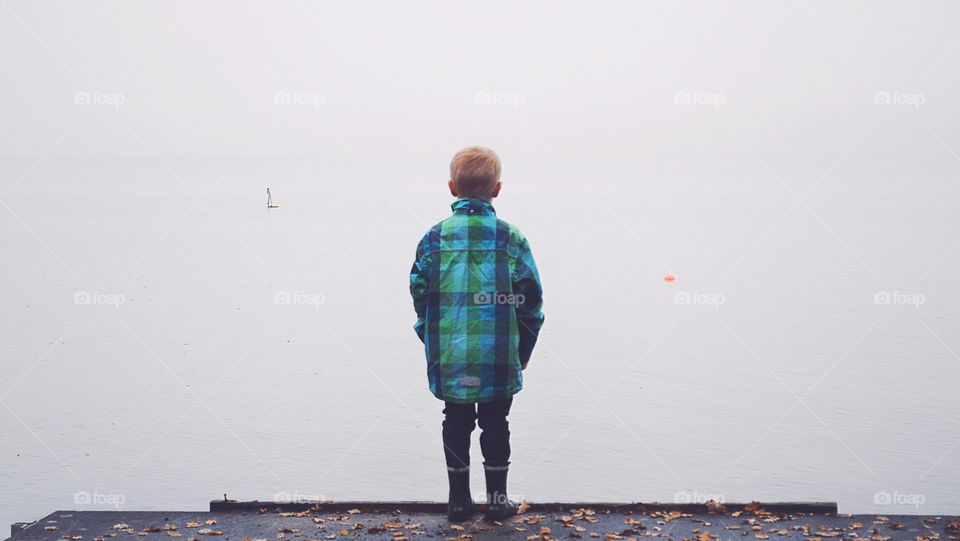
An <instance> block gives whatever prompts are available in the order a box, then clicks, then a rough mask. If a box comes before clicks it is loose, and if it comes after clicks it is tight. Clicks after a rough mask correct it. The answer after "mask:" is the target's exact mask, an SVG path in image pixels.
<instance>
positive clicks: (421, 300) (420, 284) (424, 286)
mask: <svg viewBox="0 0 960 541" xmlns="http://www.w3.org/2000/svg"><path fill="white" fill-rule="evenodd" d="M423 252H424V249H423V241H421V242H420V244H418V245H417V256H416V259H415V260H414V261H413V268H411V269H410V295H411V296H412V297H413V309H414V310H415V311H416V313H417V322H416V324H414V326H413V330H414V331H416V333H417V336H418V337H420V341H421V342H424V330H425V329H424V326H425V325H426V315H427V314H426V312H427V292H428V291H429V290H430V283H429V274H428V269H427V268H426V266H427V261H426V260H425V258H424V257H423Z"/></svg>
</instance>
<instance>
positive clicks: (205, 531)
mask: <svg viewBox="0 0 960 541" xmlns="http://www.w3.org/2000/svg"><path fill="white" fill-rule="evenodd" d="M197 533H198V534H200V535H223V532H221V531H220V530H214V529H213V528H200V529H199V530H197Z"/></svg>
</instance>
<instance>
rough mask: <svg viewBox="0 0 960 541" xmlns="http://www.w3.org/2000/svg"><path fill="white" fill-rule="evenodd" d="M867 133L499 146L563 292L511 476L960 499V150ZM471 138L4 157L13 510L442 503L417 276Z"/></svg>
mask: <svg viewBox="0 0 960 541" xmlns="http://www.w3.org/2000/svg"><path fill="white" fill-rule="evenodd" d="M844 150H845V149H823V150H821V151H812V152H811V153H810V154H809V155H802V156H796V155H791V154H790V153H787V152H777V151H770V153H769V154H763V158H764V160H765V161H767V163H768V165H770V166H771V168H772V169H773V170H774V171H776V172H777V174H776V175H774V174H772V173H771V170H770V169H768V168H767V167H765V166H764V165H763V164H762V163H761V162H759V161H758V160H757V159H756V156H751V155H749V154H745V153H742V152H741V153H734V152H722V151H714V152H712V153H703V152H693V151H683V150H674V151H672V152H662V153H656V154H655V155H652V156H650V157H649V158H648V159H646V160H645V161H643V162H641V163H637V162H636V157H576V156H571V157H565V159H564V162H565V163H564V164H563V165H557V161H556V160H553V159H551V160H542V159H538V158H537V157H536V156H515V157H512V156H509V155H506V154H503V155H504V157H505V166H504V172H505V173H504V175H505V176H504V181H505V186H504V189H503V192H502V195H501V198H499V199H497V200H495V201H494V204H495V207H496V209H497V212H498V214H499V215H500V216H501V217H502V218H504V219H506V220H507V221H510V222H512V223H514V224H516V225H517V226H519V227H520V229H521V230H522V231H524V232H525V234H526V235H527V237H528V238H529V240H530V242H531V245H532V247H533V250H534V254H535V256H536V258H537V262H538V265H539V266H540V271H541V275H542V279H543V283H544V290H545V305H544V312H545V314H546V323H545V326H544V330H543V333H542V335H541V341H540V343H539V345H538V346H537V349H536V351H535V353H534V357H533V359H532V361H531V364H530V368H529V369H528V370H527V371H526V373H525V377H526V382H525V388H524V390H523V391H522V392H521V393H520V394H519V395H518V396H517V397H516V401H515V403H514V404H515V405H514V409H513V413H512V414H511V427H512V431H513V439H512V443H513V449H514V453H513V458H512V461H513V466H512V468H513V469H512V471H511V485H510V489H511V492H512V493H515V494H517V495H518V496H521V497H524V498H526V499H528V500H530V501H547V500H549V501H601V500H602V501H690V500H694V501H696V500H703V499H706V498H709V497H713V498H715V499H720V500H725V501H730V502H732V501H749V500H761V501H797V500H820V501H837V502H839V504H840V509H841V511H842V512H877V513H884V514H891V513H929V514H937V513H956V512H957V511H958V509H960V505H958V504H960V497H958V492H957V487H958V486H960V483H958V482H960V460H958V456H960V445H958V439H960V416H958V412H960V393H958V392H957V389H958V383H960V369H958V367H960V359H958V357H957V355H956V354H957V353H958V352H960V325H958V306H960V287H958V286H960V274H958V272H957V269H958V266H960V246H958V245H957V242H958V236H957V231H960V228H958V225H960V223H958V211H960V199H958V197H957V196H958V189H957V186H956V183H955V180H951V178H949V176H948V175H946V174H944V173H938V172H937V171H943V170H944V168H943V167H940V166H939V165H938V160H939V161H940V163H941V164H942V163H947V162H950V161H951V160H953V158H952V157H950V156H948V155H945V154H944V153H942V152H936V151H931V154H930V156H931V157H930V159H929V161H924V162H922V163H923V165H922V166H918V165H917V164H918V163H920V162H918V161H916V160H915V161H914V162H911V165H910V166H909V167H907V166H905V165H903V164H902V162H900V161H898V159H899V158H898V156H897V155H896V153H891V152H887V151H883V150H874V151H871V152H867V151H863V152H860V151H856V152H852V153H850V154H849V155H848V156H846V157H844V158H843V160H842V161H840V162H839V163H837V164H836V165H834V164H835V162H837V160H838V159H839V158H840V157H841V155H842V154H843V153H844ZM447 159H448V157H446V156H440V155H438V156H417V157H403V158H389V157H382V156H380V157H366V156H361V157H359V158H354V157H343V158H337V159H333V158H331V159H324V160H316V161H307V160H274V161H270V160H246V161H243V162H241V163H238V164H237V163H234V162H235V159H234V158H223V159H215V158H208V159H203V160H192V159H191V160H188V159H181V160H167V161H166V163H165V164H164V163H161V162H159V161H157V160H154V159H143V160H127V161H107V160H104V161H91V160H84V161H62V160H61V161H50V160H47V161H42V162H41V163H39V164H37V165H36V166H35V167H33V168H32V169H29V170H28V168H29V167H30V164H31V161H29V160H28V161H17V160H7V161H5V162H3V163H2V177H0V178H2V181H3V182H2V185H0V190H7V189H9V192H8V193H7V194H6V195H5V196H3V197H2V198H0V199H2V200H3V201H4V203H5V205H6V207H2V208H0V247H2V253H3V265H2V266H0V290H2V292H3V300H4V307H3V310H2V311H0V318H2V325H3V330H4V332H3V333H2V337H0V348H2V353H0V362H2V370H0V393H3V394H2V395H0V396H2V403H0V434H2V437H0V449H2V454H0V467H2V475H0V478H2V486H3V490H0V522H2V523H3V527H4V528H5V527H6V524H8V523H10V522H12V521H16V520H33V519H36V518H39V517H40V516H43V515H44V514H46V513H48V512H50V511H52V510H55V509H91V508H113V507H115V506H119V507H120V508H121V509H141V510H160V509H198V510H200V509H204V508H205V506H206V502H207V501H208V500H210V499H215V498H220V497H222V496H223V494H224V493H226V494H227V495H228V496H229V497H230V498H234V499H241V500H246V499H261V500H269V499H275V498H282V497H302V498H326V499H337V500H348V499H367V500H374V499H376V500H393V499H420V500H443V499H444V498H445V497H446V490H447V489H446V478H445V474H444V465H443V455H442V449H441V444H440V421H441V414H440V410H441V406H442V404H441V403H440V402H439V401H437V400H436V399H435V398H433V397H432V396H431V395H430V394H429V392H428V391H427V388H426V374H425V361H424V359H423V352H422V349H421V345H420V343H419V341H418V340H417V338H416V336H415V334H414V332H413V330H412V328H411V327H412V325H413V323H414V314H413V308H412V304H411V301H410V299H409V294H408V292H407V272H408V271H409V268H410V264H411V262H412V258H413V254H414V249H415V246H416V243H417V241H418V240H419V238H420V236H421V235H422V234H423V232H424V231H425V230H426V229H427V228H428V227H429V226H430V225H432V224H434V223H435V222H437V221H439V220H440V219H443V218H444V217H445V216H447V215H448V214H449V204H450V202H451V201H452V199H451V198H450V196H449V194H447V193H446V192H445V186H444V185H443V181H444V179H445V178H446V176H445V167H446V163H447V161H446V160H447ZM545 161H549V162H550V164H545V163H544V162H545ZM431 164H432V165H431ZM955 166H956V164H955V163H954V169H955V168H956V167H955ZM24 171H27V174H26V175H25V176H24V175H23V173H24ZM21 177H22V178H21ZM18 179H19V180H18ZM954 179H955V176H954ZM267 187H269V188H271V190H272V191H273V196H274V199H275V201H276V202H278V203H279V204H280V207H279V208H277V209H272V210H267V209H266V208H265V201H266V194H265V188H267ZM808 190H809V191H808ZM805 192H806V193H805ZM201 196H202V197H203V198H202V199H200V197H201ZM801 197H802V199H801ZM798 201H799V202H798ZM666 273H673V274H675V275H676V276H677V280H676V282H674V283H672V284H668V283H666V282H665V281H664V280H663V276H664V274H666ZM474 445H475V447H474V451H473V460H474V463H475V464H476V465H479V464H480V462H481V461H482V459H481V457H480V450H479V445H478V443H477V442H476V438H475V444H474ZM481 480H482V472H481V470H480V469H479V468H476V469H475V471H474V481H475V485H474V489H475V491H478V492H479V491H480V490H482V488H483V486H482V482H481ZM88 501H89V502H91V503H87V502H88Z"/></svg>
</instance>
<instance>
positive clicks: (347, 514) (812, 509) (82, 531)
mask: <svg viewBox="0 0 960 541" xmlns="http://www.w3.org/2000/svg"><path fill="white" fill-rule="evenodd" d="M445 513H446V504H444V503H434V502H313V503H309V502H304V503H277V502H260V501H250V502H237V501H233V500H214V501H212V502H210V508H209V510H208V511H196V512H191V511H55V512H53V513H50V514H49V515H47V516H45V517H43V518H41V519H39V520H36V521H34V522H30V523H17V524H14V525H13V526H12V528H11V538H10V541H58V540H59V541H125V540H127V539H128V540H129V541H133V540H134V539H140V538H147V540H145V541H149V539H152V540H153V541H278V540H287V541H320V540H332V539H342V540H344V541H347V540H351V539H356V540H370V541H373V540H391V539H392V540H394V541H410V540H416V539H440V540H444V541H483V540H492V539H523V540H527V541H549V540H551V539H584V540H590V539H603V540H605V541H607V540H610V541H619V540H631V539H632V540H639V539H642V538H661V539H666V540H673V541H681V540H691V541H721V540H736V539H749V540H754V539H772V540H782V541H786V540H804V541H830V540H833V539H836V540H856V541H863V540H869V541H899V540H909V541H937V540H942V541H960V517H958V516H928V515H885V516H883V515H843V514H838V513H837V506H836V504H834V503H829V502H795V503H793V502H780V503H757V502H752V503H748V504H745V503H741V504H730V503H728V504H724V505H719V504H716V503H713V502H709V503H707V504H661V503H533V504H529V505H524V509H523V513H522V514H520V515H517V516H515V517H511V518H509V519H507V520H505V521H503V522H502V523H496V522H488V521H486V520H484V519H483V515H482V514H480V513H478V514H477V515H475V516H474V517H473V518H472V519H471V520H468V521H464V522H460V523H450V522H448V521H447V519H446V515H445ZM170 538H182V539H170Z"/></svg>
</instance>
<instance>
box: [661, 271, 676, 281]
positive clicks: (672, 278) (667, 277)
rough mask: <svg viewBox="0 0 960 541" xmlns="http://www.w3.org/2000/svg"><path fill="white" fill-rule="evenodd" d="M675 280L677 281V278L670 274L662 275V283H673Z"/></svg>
mask: <svg viewBox="0 0 960 541" xmlns="http://www.w3.org/2000/svg"><path fill="white" fill-rule="evenodd" d="M676 279H677V277H676V276H674V275H672V274H670V273H667V274H664V275H663V281H664V282H673V281H674V280H676Z"/></svg>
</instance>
